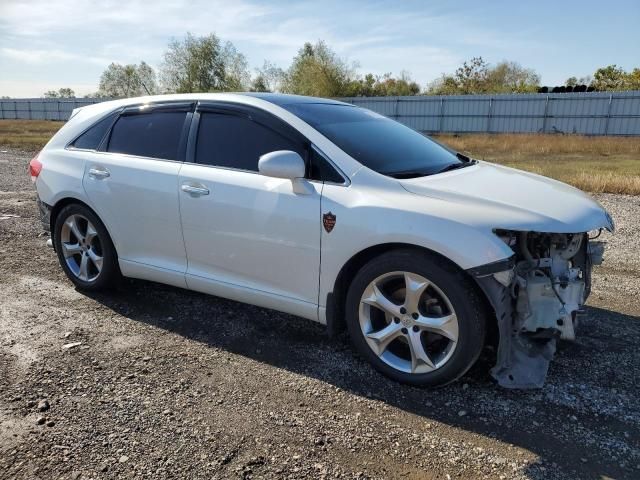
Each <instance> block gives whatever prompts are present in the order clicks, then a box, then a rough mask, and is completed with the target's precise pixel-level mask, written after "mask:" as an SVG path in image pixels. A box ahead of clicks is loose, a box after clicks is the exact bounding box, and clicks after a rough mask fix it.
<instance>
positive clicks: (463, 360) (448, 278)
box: [345, 249, 486, 387]
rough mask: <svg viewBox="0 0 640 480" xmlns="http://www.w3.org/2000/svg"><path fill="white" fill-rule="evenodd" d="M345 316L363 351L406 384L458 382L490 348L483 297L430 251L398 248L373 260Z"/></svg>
mask: <svg viewBox="0 0 640 480" xmlns="http://www.w3.org/2000/svg"><path fill="white" fill-rule="evenodd" d="M425 280H426V282H425ZM372 285H375V288H374V287H372ZM407 285H410V288H409V292H411V293H410V295H409V296H407V295H406V292H407ZM376 288H377V290H376ZM420 292H421V293H420ZM416 299H417V300H416ZM386 300H392V302H391V303H389V302H387V301H386ZM380 305H382V306H383V307H384V309H383V308H380ZM405 307H407V308H409V309H412V310H416V311H414V312H411V311H407V309H406V308H405ZM403 312H404V313H403ZM345 314H346V323H347V328H348V330H349V335H350V337H351V340H352V343H353V344H354V347H355V349H356V350H357V352H358V353H359V354H360V355H361V356H362V357H364V358H365V359H366V360H367V361H368V362H369V363H371V365H372V366H373V367H374V368H375V369H376V370H378V371H379V372H381V373H382V374H384V375H386V376H387V377H389V378H391V379H393V380H395V381H398V382H400V383H404V384H410V385H415V386H430V387H435V386H441V385H445V384H447V383H450V382H453V381H455V380H457V379H458V378H460V377H461V376H462V375H464V374H465V372H467V370H469V368H471V366H472V365H473V364H474V363H475V361H476V360H477V359H478V357H479V355H480V352H481V351H482V348H483V346H484V340H485V331H486V314H485V309H484V308H483V303H482V301H481V298H480V296H479V295H478V292H477V291H476V289H475V288H474V286H473V284H472V283H471V281H470V279H468V278H467V277H466V276H465V274H464V273H463V272H462V271H460V270H459V269H457V267H455V266H452V265H450V264H449V263H448V262H446V261H444V260H442V259H441V258H438V257H436V256H435V255H433V254H429V253H428V252H422V251H419V250H411V249H407V250H395V251H391V252H388V253H385V254H382V255H380V256H379V257H376V258H374V259H372V260H370V261H369V262H368V263H367V264H365V265H364V266H363V267H362V268H361V269H360V270H359V271H358V273H357V274H356V275H355V277H354V279H353V281H352V283H351V285H350V287H349V290H348V292H347V298H346V304H345ZM412 314H413V315H412ZM454 321H455V322H454ZM398 329H400V330H398ZM392 337H393V340H391V341H389V340H388V339H389V338H392ZM387 342H388V343H387ZM420 346H422V349H420ZM414 352H415V353H414Z"/></svg>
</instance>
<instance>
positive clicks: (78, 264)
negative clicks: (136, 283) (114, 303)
mask: <svg viewBox="0 0 640 480" xmlns="http://www.w3.org/2000/svg"><path fill="white" fill-rule="evenodd" d="M53 239H54V240H53V242H54V246H55V250H56V253H57V255H58V260H59V261H60V265H61V266H62V270H64V273H65V274H66V275H67V277H68V278H69V280H71V281H72V282H73V284H74V285H75V286H76V287H77V288H78V289H80V290H85V291H99V290H105V289H108V288H112V287H114V286H115V285H116V284H117V281H118V280H119V279H120V277H121V275H120V269H119V267H118V256H117V254H116V250H115V248H114V246H113V242H112V241H111V237H110V236H109V233H108V232H107V229H106V228H105V226H104V224H103V223H102V221H100V219H99V218H98V216H97V215H96V214H95V213H93V212H92V211H91V210H90V209H89V208H88V207H86V206H84V205H82V204H79V203H73V204H70V205H67V206H65V207H64V208H62V210H60V212H59V213H58V215H57V217H56V219H55V224H54V229H53ZM83 265H84V268H83Z"/></svg>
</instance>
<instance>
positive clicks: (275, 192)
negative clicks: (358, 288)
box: [178, 108, 322, 317]
mask: <svg viewBox="0 0 640 480" xmlns="http://www.w3.org/2000/svg"><path fill="white" fill-rule="evenodd" d="M196 121H197V122H198V123H197V142H196V143H195V146H194V149H193V154H192V155H193V157H192V160H193V162H192V163H185V164H184V165H183V166H182V169H181V170H180V176H179V181H178V184H179V188H180V194H179V198H180V212H181V218H182V230H183V235H184V242H185V247H186V251H187V259H188V267H187V284H188V285H189V287H190V288H193V289H196V290H201V291H206V292H209V293H213V294H218V295H221V296H225V297H229V298H235V299H238V300H242V301H247V302H249V303H255V304H258V305H264V306H268V307H273V308H278V309H281V310H285V311H290V312H292V313H297V314H299V315H302V316H306V317H315V315H317V313H316V312H317V302H318V280H319V269H320V195H321V189H322V184H321V183H315V182H310V183H309V185H310V186H311V188H310V189H309V192H308V193H304V194H299V193H294V191H293V188H292V184H291V181H289V180H283V179H277V178H269V177H265V176H263V175H260V174H259V173H258V159H259V157H260V156H261V155H263V154H265V153H268V152H271V151H275V150H294V151H299V153H301V154H304V152H303V150H304V147H303V146H302V145H301V144H299V143H297V142H296V141H295V140H294V139H293V138H291V137H288V136H287V135H286V134H283V133H281V132H279V131H277V130H275V129H273V128H272V126H271V125H267V124H266V123H265V122H261V121H259V120H258V119H257V118H256V116H255V115H247V114H246V113H244V112H242V111H238V112H235V111H233V110H229V109H225V110H216V109H214V108H211V109H209V110H202V111H199V112H196V116H195V118H194V122H196ZM193 128H196V126H195V125H194V127H193Z"/></svg>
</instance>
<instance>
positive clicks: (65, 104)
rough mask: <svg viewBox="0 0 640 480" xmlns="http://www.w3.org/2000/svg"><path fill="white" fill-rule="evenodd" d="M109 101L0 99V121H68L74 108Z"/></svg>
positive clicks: (87, 99)
mask: <svg viewBox="0 0 640 480" xmlns="http://www.w3.org/2000/svg"><path fill="white" fill-rule="evenodd" d="M105 100H108V99H93V98H60V99H58V98H16V99H0V119H25V120H68V119H69V117H70V116H71V112H72V111H73V109H74V108H79V107H84V106H86V105H91V104H93V103H98V102H102V101H105Z"/></svg>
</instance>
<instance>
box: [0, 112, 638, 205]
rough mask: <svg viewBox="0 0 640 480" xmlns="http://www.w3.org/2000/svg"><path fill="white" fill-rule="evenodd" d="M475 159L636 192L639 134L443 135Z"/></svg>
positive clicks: (41, 137) (39, 125) (24, 143)
mask: <svg viewBox="0 0 640 480" xmlns="http://www.w3.org/2000/svg"><path fill="white" fill-rule="evenodd" d="M62 125H63V122H52V121H35V120H0V146H7V147H13V148H18V149H21V150H27V151H36V150H39V149H40V148H42V147H43V146H44V144H45V143H47V141H48V140H49V138H51V136H52V135H53V134H54V133H55V132H57V131H58V129H59V128H60V127H61V126H62ZM437 139H438V140H439V141H441V142H443V143H445V144H447V145H449V146H450V147H452V148H454V149H456V150H458V151H461V152H466V153H468V154H469V155H471V156H473V157H475V158H481V159H484V160H488V161H492V162H496V163H501V164H504V165H508V166H510V167H515V168H520V169H522V170H528V171H530V172H534V173H539V174H541V175H545V176H547V177H552V178H556V179H558V180H561V181H563V182H566V183H569V184H571V185H575V186H576V187H578V188H580V189H582V190H586V191H590V192H608V193H627V194H631V195H640V138H633V137H626V138H616V137H582V136H579V135H522V134H504V135H460V136H454V135H441V136H438V137H437Z"/></svg>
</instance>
